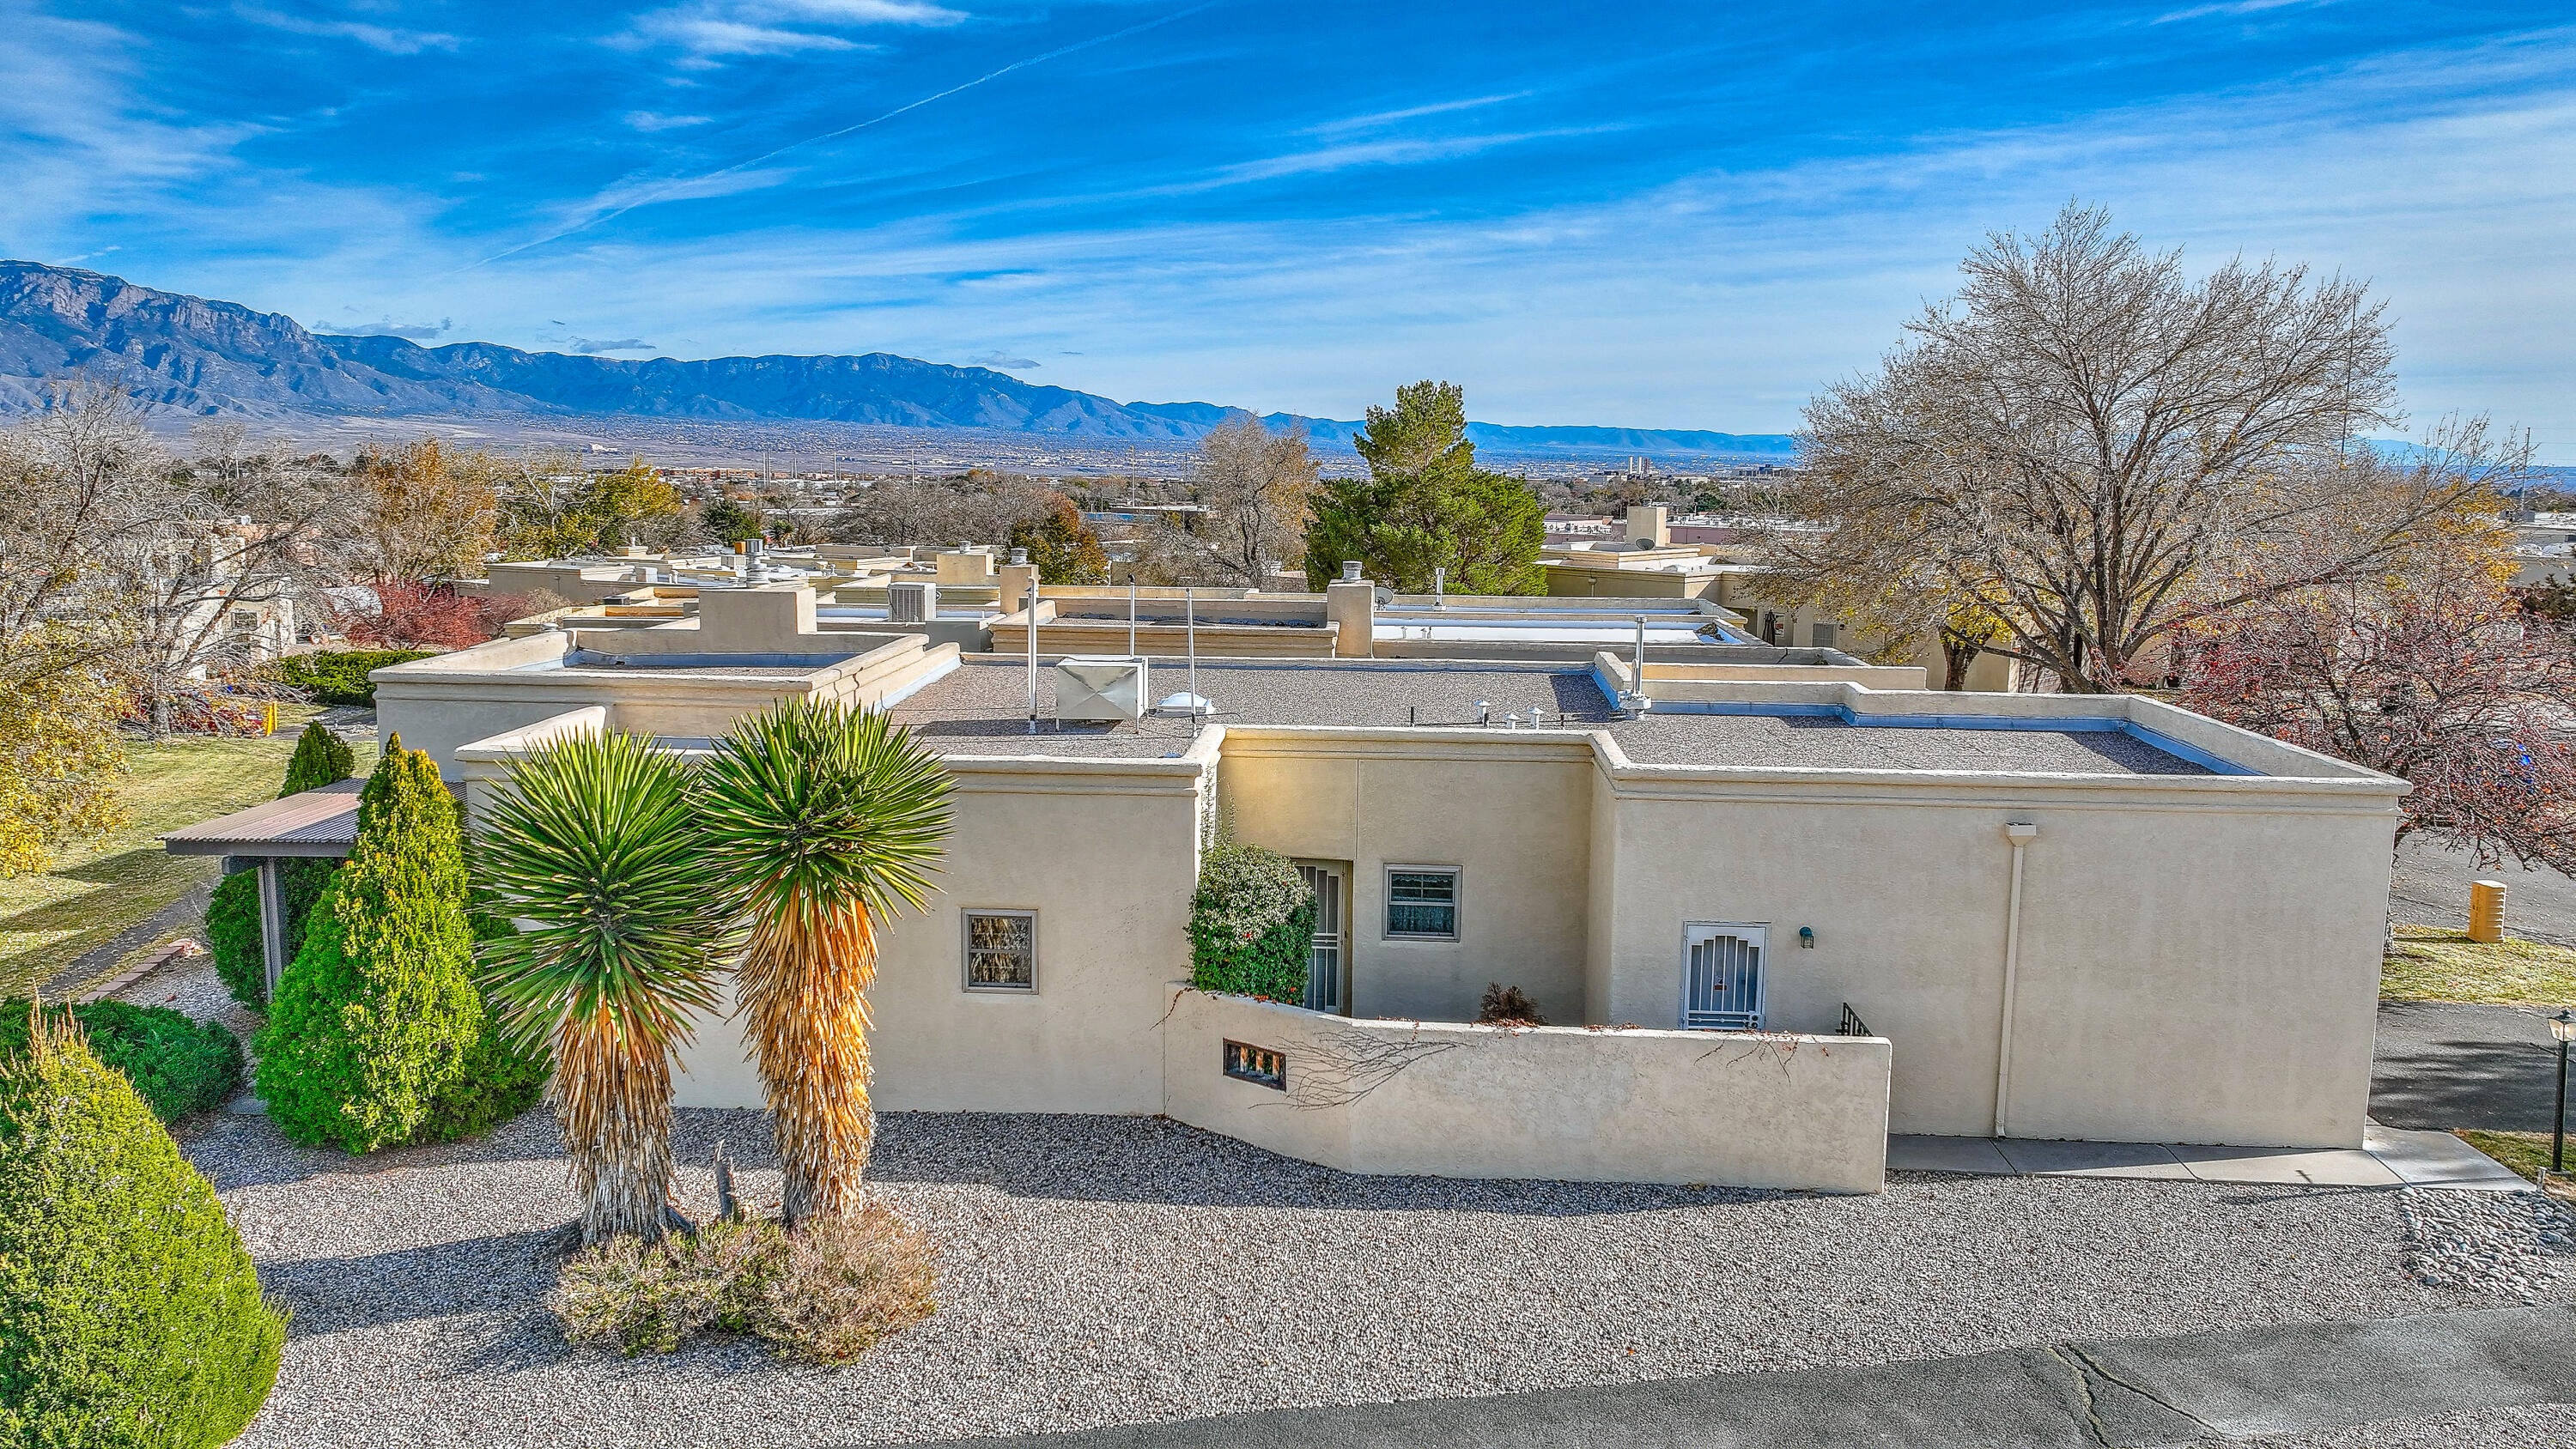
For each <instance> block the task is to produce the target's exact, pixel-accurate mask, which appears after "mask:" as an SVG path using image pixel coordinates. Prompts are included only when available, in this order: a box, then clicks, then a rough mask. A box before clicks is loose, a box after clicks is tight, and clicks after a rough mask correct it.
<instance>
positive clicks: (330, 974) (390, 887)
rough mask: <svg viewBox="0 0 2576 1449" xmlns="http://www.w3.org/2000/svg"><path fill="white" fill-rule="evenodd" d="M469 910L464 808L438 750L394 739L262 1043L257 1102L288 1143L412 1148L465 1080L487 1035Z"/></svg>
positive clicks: (364, 798)
mask: <svg viewBox="0 0 2576 1449" xmlns="http://www.w3.org/2000/svg"><path fill="white" fill-rule="evenodd" d="M465 905H466V876H465V852H464V833H463V829H462V825H461V822H460V820H459V818H458V812H457V807H456V801H455V799H454V797H452V796H450V795H449V794H448V793H447V787H446V786H445V785H444V784H442V783H441V782H440V780H439V777H438V767H437V765H436V764H435V763H433V762H432V761H431V760H430V758H429V756H428V755H426V754H423V753H422V752H420V751H418V750H406V749H404V748H402V742H401V740H400V739H399V738H396V739H393V740H390V741H388V742H387V744H386V748H385V755H384V758H383V760H381V761H380V762H379V763H378V764H377V766H376V770H375V773H374V774H373V775H372V776H370V777H369V778H368V781H367V786H366V789H365V790H364V791H363V792H362V793H361V794H360V796H359V807H358V843H357V848H356V849H355V850H354V851H352V852H351V853H350V856H349V859H348V861H347V862H346V863H345V864H343V865H342V866H341V867H340V869H339V870H338V871H337V872H336V873H335V874H334V875H333V876H332V878H331V883H330V885H329V886H328V887H327V888H326V889H325V890H324V891H323V894H322V899H321V901H320V902H319V903H318V904H317V905H316V906H315V907H314V911H313V916H312V920H311V922H310V923H309V925H308V928H307V930H306V932H305V938H304V946H303V949H302V950H300V951H298V952H297V953H296V956H295V960H294V963H293V964H292V965H290V966H288V967H287V970H286V978H285V980H284V981H283V982H282V983H281V984H280V986H279V989H278V999H277V1001H276V1002H275V1003H274V1005H273V1006H272V1008H271V1010H270V1013H269V1020H268V1025H267V1026H266V1027H264V1028H262V1029H261V1031H260V1034H259V1044H258V1046H259V1058H260V1062H259V1092H260V1096H261V1097H262V1098H263V1099H264V1100H265V1101H266V1102H267V1103H268V1112H269V1118H270V1120H272V1121H274V1122H276V1123H277V1124H278V1127H279V1129H280V1130H281V1131H283V1132H285V1133H286V1135H288V1136H289V1137H292V1138H294V1139H296V1140H298V1141H302V1142H311V1143H325V1142H328V1143H334V1144H337V1145H338V1146H340V1147H342V1148H345V1149H346V1150H348V1151H351V1152H371V1151H374V1150H375V1149H376V1148H379V1147H386V1146H391V1145H394V1144H397V1143H401V1142H406V1141H410V1140H413V1138H414V1137H415V1136H416V1135H418V1134H419V1133H420V1132H421V1131H422V1129H423V1127H424V1126H425V1125H426V1124H428V1123H429V1122H430V1120H431V1118H432V1115H433V1113H434V1112H435V1111H436V1110H437V1107H438V1104H439V1101H440V1099H441V1097H442V1096H443V1095H444V1094H446V1093H448V1092H451V1091H453V1090H454V1089H455V1088H456V1087H457V1086H458V1085H459V1079H460V1077H461V1076H462V1074H463V1072H464V1069H465V1066H466V1062H467V1058H468V1056H469V1054H471V1053H472V1052H473V1051H474V1049H475V1047H476V1045H477V1041H478V1038H479V1037H480V1036H481V1035H482V1033H483V1028H484V1012H483V1004H482V1000H481V998H480V997H479V996H477V994H476V993H475V989H474V983H473V978H472V969H473V952H474V937H473V931H472V929H471V927H470V925H469V924H468V922H467V920H466V911H465Z"/></svg>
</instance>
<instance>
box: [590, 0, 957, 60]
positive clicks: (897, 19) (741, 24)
mask: <svg viewBox="0 0 2576 1449" xmlns="http://www.w3.org/2000/svg"><path fill="white" fill-rule="evenodd" d="M965 18H966V16H965V14H964V13H963V12H961V11H956V10H950V9H947V8H946V7H944V6H940V5H934V4H930V3H927V0H689V3H686V4H682V5H676V6H673V7H671V8H669V9H665V10H655V11H651V12H648V13H646V14H644V15H640V16H637V17H636V19H635V22H634V24H633V26H632V27H631V28H630V29H629V30H628V31H626V32H624V33H623V34H621V35H619V36H617V37H613V39H614V40H615V41H616V42H617V43H619V44H624V45H638V44H652V45H665V46H671V47H675V48H677V49H679V50H681V51H683V52H685V53H686V56H687V60H686V61H685V62H684V63H688V64H695V65H701V66H704V65H715V64H720V63H721V62H722V61H723V60H725V59H727V58H735V57H745V56H764V55H794V54H797V53H799V52H804V51H819V52H834V51H855V50H873V49H876V48H877V47H876V46H873V45H867V44H862V43H861V42H859V41H856V40H852V39H850V38H849V37H848V36H846V35H841V34H837V33H835V32H836V31H837V30H842V29H848V28H851V27H865V26H880V25H908V26H945V25H955V24H957V23H958V22H960V21H962V20H964V19H965Z"/></svg>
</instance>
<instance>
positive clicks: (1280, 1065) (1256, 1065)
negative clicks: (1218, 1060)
mask: <svg viewBox="0 0 2576 1449" xmlns="http://www.w3.org/2000/svg"><path fill="white" fill-rule="evenodd" d="M1225 1074H1226V1075H1227V1076H1229V1077H1237V1078H1240V1079H1242V1080H1244V1081H1247V1082H1259V1083H1260V1084H1261V1085H1263V1086H1265V1087H1269V1088H1272V1089H1274V1090H1277V1091H1282V1092H1284V1091H1287V1090H1288V1054H1287V1053H1286V1052H1281V1051H1272V1050H1271V1049H1270V1048H1268V1047H1257V1046H1246V1045H1245V1044H1244V1043H1242V1042H1239V1041H1230V1042H1227V1043H1226V1044H1225Z"/></svg>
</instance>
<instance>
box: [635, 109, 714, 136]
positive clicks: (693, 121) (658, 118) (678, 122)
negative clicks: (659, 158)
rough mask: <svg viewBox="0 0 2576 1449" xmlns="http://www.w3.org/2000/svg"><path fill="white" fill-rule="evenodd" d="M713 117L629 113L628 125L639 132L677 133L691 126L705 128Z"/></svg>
mask: <svg viewBox="0 0 2576 1449" xmlns="http://www.w3.org/2000/svg"><path fill="white" fill-rule="evenodd" d="M714 119H715V117H713V116H665V115H661V114H659V113H657V112H654V111H628V112H627V113H626V124H627V125H628V126H629V127H631V128H633V129H635V130H638V131H645V132H652V131H677V130H682V129H685V128H687V127H690V126H703V125H706V124H707V123H708V122H710V121H713V120H714Z"/></svg>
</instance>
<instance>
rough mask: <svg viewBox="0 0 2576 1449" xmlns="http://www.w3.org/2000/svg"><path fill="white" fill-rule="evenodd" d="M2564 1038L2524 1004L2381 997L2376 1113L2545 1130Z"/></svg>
mask: <svg viewBox="0 0 2576 1449" xmlns="http://www.w3.org/2000/svg"><path fill="white" fill-rule="evenodd" d="M2557 1088H2558V1045H2557V1042H2556V1041H2555V1040H2554V1039H2552V1038H2551V1036H2550V1035H2549V1021H2548V1018H2547V1017H2546V1016H2544V1015H2543V1014H2541V1013H2540V1012H2537V1011H2532V1010H2529V1009H2527V1008H2524V1007H2519V1006H2464V1005H2460V1004H2458V1003H2456V1002H2448V1001H2383V1002H2381V1003H2380V1004H2379V1045H2378V1048H2377V1055H2376V1059H2375V1060H2374V1061H2373V1063H2372V1066H2371V1082H2370V1115H2371V1116H2373V1117H2376V1118H2378V1119H2379V1120H2380V1121H2381V1122H2384V1123H2386V1124H2387V1125H2389V1126H2391V1127H2416V1128H2427V1129H2431V1130H2434V1131H2449V1130H2450V1129H2452V1128H2454V1127H2484V1128H2488V1129H2491V1130H2494V1131H2502V1132H2546V1131H2548V1130H2549V1125H2550V1112H2551V1109H2552V1107H2553V1106H2554V1103H2555V1094H2556V1092H2557Z"/></svg>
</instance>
